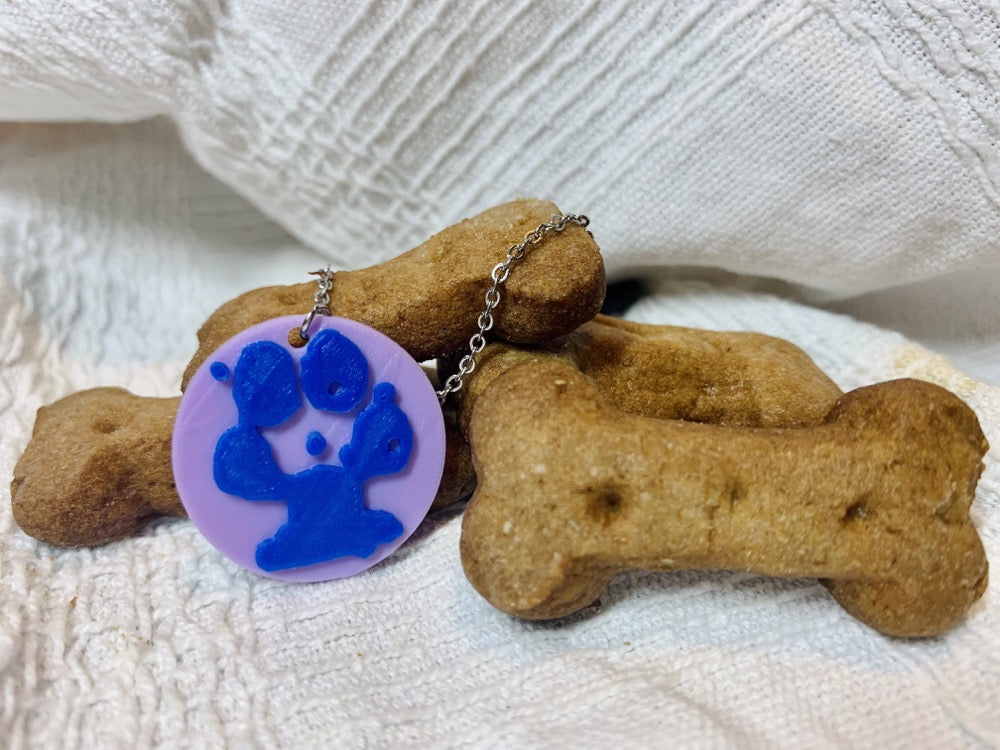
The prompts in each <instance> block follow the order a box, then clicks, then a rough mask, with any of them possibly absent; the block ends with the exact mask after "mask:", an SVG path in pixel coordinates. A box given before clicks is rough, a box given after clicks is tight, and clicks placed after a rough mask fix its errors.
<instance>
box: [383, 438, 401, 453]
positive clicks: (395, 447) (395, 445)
mask: <svg viewBox="0 0 1000 750" xmlns="http://www.w3.org/2000/svg"><path fill="white" fill-rule="evenodd" d="M386 447H387V448H388V449H389V453H399V440H397V439H396V438H393V439H392V440H390V441H389V444H388V445H387V446H386Z"/></svg>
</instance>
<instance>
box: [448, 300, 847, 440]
mask: <svg viewBox="0 0 1000 750" xmlns="http://www.w3.org/2000/svg"><path fill="white" fill-rule="evenodd" d="M547 358H557V359H560V360H563V361H566V362H568V363H572V364H573V365H574V366H575V367H576V368H577V369H579V370H580V371H581V372H583V373H585V374H586V375H588V376H590V377H591V378H592V379H593V381H594V382H595V383H596V385H597V386H598V388H600V389H601V391H602V392H603V393H605V394H606V395H607V396H608V398H610V399H611V401H612V402H613V403H614V404H615V406H617V407H618V408H619V409H621V410H622V411H625V412H629V413H630V414H640V415H642V416H647V417H659V418H661V419H685V420H688V421H691V422H705V423H708V424H721V425H739V426H749V427H802V426H806V425H813V424H818V423H819V422H821V421H822V420H823V418H824V417H825V416H826V414H827V412H829V411H830V408H831V407H832V406H833V404H834V403H835V402H836V400H837V399H838V398H839V397H840V395H841V391H840V389H839V388H838V387H837V385H836V384H835V383H834V382H833V381H832V380H831V379H830V378H829V377H828V376H827V375H826V374H825V373H824V372H823V371H822V370H820V369H819V368H818V367H816V365H815V363H813V361H812V360H811V359H810V358H809V356H808V355H807V354H806V353H805V352H804V351H802V350H801V349H799V348H798V347H797V346H795V345H794V344H792V343H790V342H788V341H785V340H784V339H779V338H775V337H773V336H765V335H764V334H761V333H742V332H718V331H703V330H699V329H696V328H680V327H677V326H660V325H648V324H642V323H631V322H628V321H625V320H619V319H617V318H610V317H608V316H605V315H598V316H597V317H595V318H594V319H593V320H591V321H589V322H587V323H584V324H583V325H582V326H580V328H578V329H577V330H575V331H573V332H572V333H570V334H567V335H566V336H562V337H560V338H558V339H555V340H553V341H551V342H549V343H546V344H542V345H540V346H538V347H533V348H530V349H529V348H524V347H516V346H512V345H510V344H505V343H503V342H494V343H492V344H490V345H489V346H487V347H486V349H484V350H483V352H482V354H481V355H480V357H479V361H478V363H477V367H476V370H475V371H474V373H473V374H472V375H471V376H469V377H468V378H467V380H466V387H465V388H464V389H463V390H462V391H459V393H458V394H457V396H458V402H459V424H460V425H461V427H462V429H463V430H467V429H468V426H469V420H470V418H471V415H472V408H473V406H474V405H475V403H476V401H477V399H478V398H479V395H480V394H481V393H482V392H483V391H484V390H485V389H486V388H487V387H488V386H489V384H490V383H491V382H492V380H493V379H494V378H495V377H497V376H498V375H499V374H500V373H502V372H504V371H506V370H508V369H510V368H511V367H513V366H515V365H517V364H520V363H523V362H528V361H533V360H539V359H547ZM452 366H453V362H452ZM447 372H448V364H445V366H444V369H443V371H442V374H447Z"/></svg>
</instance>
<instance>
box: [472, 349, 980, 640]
mask: <svg viewBox="0 0 1000 750" xmlns="http://www.w3.org/2000/svg"><path fill="white" fill-rule="evenodd" d="M470 443H471V446H472V452H473V461H474V464H475V467H476V472H477V474H478V476H479V487H478V488H477V490H476V492H475V494H474V495H473V498H472V500H471V501H470V503H469V506H468V507H467V508H466V511H465V516H464V518H463V524H462V538H461V556H462V565H463V567H464V569H465V573H466V576H467V577H468V579H469V581H470V582H471V583H472V585H473V586H474V587H475V589H476V590H477V591H479V593H480V594H482V595H483V596H484V597H485V598H486V599H487V600H488V601H489V602H490V603H491V604H493V605H494V606H496V607H497V608H499V609H501V610H503V611H504V612H507V613H510V614H513V615H517V616H519V617H524V618H531V619H548V618H555V617H560V616H564V615H568V614H571V613H573V612H575V611H577V610H579V609H581V608H583V607H585V606H587V605H588V604H590V603H591V602H593V601H594V600H595V599H596V598H597V597H598V596H599V595H600V593H601V592H602V591H603V590H604V588H605V586H606V585H607V584H608V583H609V582H610V581H611V579H612V578H613V577H614V576H615V575H616V574H617V573H618V572H621V571H624V570H630V569H648V570H664V571H672V570H682V569H695V568H713V569H727V570H741V571H752V572H757V573H762V574H767V575H774V576H791V577H803V576H806V577H816V578H819V579H821V580H822V581H823V583H824V585H826V587H827V588H828V589H829V590H830V592H831V594H832V595H833V596H834V598H835V599H836V600H837V601H838V602H839V603H840V604H841V605H842V606H843V607H844V608H845V609H846V610H847V611H848V612H849V613H850V614H852V615H853V616H855V617H857V618H858V619H859V620H861V621H862V622H865V623H867V624H868V625H870V626H871V627H873V628H876V629H877V630H880V631H882V632H884V633H887V634H891V635H897V636H927V635H935V634H939V633H943V632H945V631H946V630H948V629H949V628H951V627H952V626H953V625H955V624H956V623H957V622H958V621H959V620H960V618H961V617H962V616H963V615H964V613H965V612H966V611H967V610H968V609H969V607H970V606H971V605H972V603H973V602H975V601H976V600H977V599H978V598H979V597H980V596H981V595H982V593H983V591H984V590H985V587H986V582H987V561H986V557H985V553H984V551H983V547H982V544H981V542H980V540H979V536H978V534H977V533H976V530H975V528H974V527H973V525H972V523H971V521H970V520H969V515H968V513H969V505H970V504H971V502H972V500H973V498H974V495H975V487H976V483H977V481H978V478H979V475H980V473H981V471H982V457H983V455H984V454H985V451H986V449H987V444H986V440H985V438H984V436H983V433H982V431H981V429H980V427H979V424H978V421H977V419H976V417H975V414H974V413H973V412H972V411H971V410H970V409H969V408H968V407H967V406H966V405H965V404H964V403H963V402H962V401H960V400H959V399H958V398H957V397H956V396H954V395H953V394H951V393H949V392H948V391H945V390H944V389H941V388H939V387H937V386H934V385H931V384H928V383H923V382H919V381H913V380H900V381H892V382H888V383H883V384H879V385H875V386H871V387H868V388H861V389H859V390H856V391H852V392H850V393H848V394H846V395H844V396H843V397H842V398H841V399H840V400H839V401H838V402H837V404H836V406H835V407H834V408H833V410H832V411H831V412H830V414H829V415H828V416H827V418H826V421H825V422H824V423H823V424H820V425H817V426H813V427H802V428H797V429H755V428H740V427H720V426H716V425H703V424H695V423H689V422H681V421H672V420H661V419H650V418H646V417H640V416H634V415H629V414H625V413H623V412H622V411H620V410H619V409H617V408H615V406H614V405H613V404H612V403H611V401H610V400H609V399H608V398H607V397H605V396H603V395H602V394H601V393H600V391H599V390H598V388H597V387H596V386H595V385H594V384H593V382H592V381H591V380H590V379H589V378H587V377H586V376H584V375H582V374H581V373H580V372H579V371H577V370H576V369H575V368H574V367H572V366H569V365H567V364H566V363H564V362H559V361H544V362H533V363H527V364H524V365H521V366H518V367H516V368H513V369H511V370H510V371H509V372H507V373H505V374H504V375H502V376H501V377H498V378H497V379H496V380H495V381H494V382H493V383H492V384H491V385H490V387H489V389H487V390H486V391H485V393H484V394H483V398H481V399H479V401H478V403H477V405H476V409H475V413H474V414H473V418H472V423H471V432H470Z"/></svg>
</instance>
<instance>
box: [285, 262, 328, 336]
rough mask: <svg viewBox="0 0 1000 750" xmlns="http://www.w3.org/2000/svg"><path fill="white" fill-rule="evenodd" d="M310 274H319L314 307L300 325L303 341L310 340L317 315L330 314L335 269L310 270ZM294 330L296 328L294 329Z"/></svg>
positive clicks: (300, 334) (314, 295)
mask: <svg viewBox="0 0 1000 750" xmlns="http://www.w3.org/2000/svg"><path fill="white" fill-rule="evenodd" d="M309 275H310V276H319V278H318V279H316V292H315V293H314V294H313V307H312V310H310V311H309V312H308V313H306V317H305V319H304V320H303V321H302V325H300V326H299V336H301V337H302V340H303V341H308V340H309V326H311V325H312V322H313V318H315V317H316V316H317V315H330V314H331V313H330V290H331V289H333V271H331V270H330V266H327V267H326V268H321V269H319V270H318V271H310V272H309ZM293 330H294V329H293Z"/></svg>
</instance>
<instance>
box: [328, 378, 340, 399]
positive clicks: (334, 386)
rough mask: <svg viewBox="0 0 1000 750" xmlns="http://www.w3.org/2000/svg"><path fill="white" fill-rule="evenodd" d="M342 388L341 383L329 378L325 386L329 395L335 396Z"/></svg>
mask: <svg viewBox="0 0 1000 750" xmlns="http://www.w3.org/2000/svg"><path fill="white" fill-rule="evenodd" d="M343 388H344V386H343V384H342V383H338V382H337V381H336V380H331V381H330V385H328V386H327V387H326V392H327V393H329V394H330V395H331V396H336V395H337V394H338V393H340V391H342V390H343Z"/></svg>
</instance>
